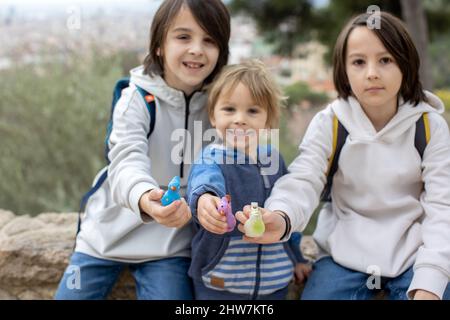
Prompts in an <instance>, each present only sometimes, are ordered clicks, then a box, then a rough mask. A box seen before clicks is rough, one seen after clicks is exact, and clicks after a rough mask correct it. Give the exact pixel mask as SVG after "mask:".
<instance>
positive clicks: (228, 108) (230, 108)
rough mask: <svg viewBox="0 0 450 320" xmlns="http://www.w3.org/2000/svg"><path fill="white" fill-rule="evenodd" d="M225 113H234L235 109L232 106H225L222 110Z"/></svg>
mask: <svg viewBox="0 0 450 320" xmlns="http://www.w3.org/2000/svg"><path fill="white" fill-rule="evenodd" d="M222 110H223V111H225V112H233V111H234V107H231V106H225V107H223V108H222Z"/></svg>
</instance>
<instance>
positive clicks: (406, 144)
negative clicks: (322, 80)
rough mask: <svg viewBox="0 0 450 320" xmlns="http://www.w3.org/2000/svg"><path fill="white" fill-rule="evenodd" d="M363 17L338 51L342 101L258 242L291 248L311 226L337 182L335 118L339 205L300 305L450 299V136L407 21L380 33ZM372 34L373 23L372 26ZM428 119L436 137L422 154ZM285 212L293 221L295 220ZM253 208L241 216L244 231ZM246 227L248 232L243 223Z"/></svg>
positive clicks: (329, 113) (326, 210) (320, 228)
mask: <svg viewBox="0 0 450 320" xmlns="http://www.w3.org/2000/svg"><path fill="white" fill-rule="evenodd" d="M369 18H370V19H372V18H371V17H370V15H368V14H362V15H359V16H357V17H356V18H354V19H352V20H351V21H350V22H349V23H348V24H347V26H346V27H345V28H344V29H343V31H342V32H341V34H340V36H339V38H338V40H337V43H336V46H335V50H334V61H333V65H334V83H335V86H336V89H337V91H338V95H339V97H338V99H337V100H336V101H334V102H333V103H331V104H330V105H329V106H328V107H327V108H326V109H325V110H323V111H322V112H320V113H318V114H317V115H316V116H315V118H314V119H313V120H312V122H311V124H310V126H309V128H308V130H307V133H306V135H305V137H304V139H303V141H302V143H301V145H300V148H299V149H300V155H299V156H298V157H297V158H296V159H295V160H294V161H293V163H292V164H291V165H290V167H289V172H290V173H289V174H287V175H285V176H283V177H281V178H280V179H279V180H278V181H277V182H276V184H275V186H274V188H273V190H272V193H271V196H270V197H269V198H268V199H267V201H266V203H265V207H266V208H267V210H266V211H265V214H264V219H265V222H266V233H265V235H264V236H263V237H261V238H260V239H256V240H254V239H253V240H252V239H247V240H248V241H251V242H258V243H270V242H274V241H279V240H285V239H287V238H288V236H289V235H287V236H286V237H284V238H283V239H280V236H281V235H282V234H283V232H284V231H285V230H286V229H287V230H289V228H290V226H289V224H292V228H291V230H296V229H300V230H302V229H304V228H305V226H306V225H307V223H308V221H309V219H310V217H311V215H312V213H313V211H314V209H315V208H316V207H317V205H318V204H319V197H320V195H321V192H322V190H323V188H324V185H325V183H326V179H327V171H328V170H329V168H328V159H330V158H332V152H333V149H334V148H333V133H332V132H333V129H332V128H333V119H334V118H335V117H336V118H337V120H338V121H339V122H340V123H341V125H342V126H343V127H344V128H345V129H346V130H347V132H348V136H347V139H346V141H345V143H344V145H343V147H342V149H341V153H340V156H339V162H338V169H337V171H336V173H335V174H334V178H333V181H332V186H333V187H332V189H331V202H330V203H327V204H326V205H325V206H324V207H323V208H322V210H321V212H320V214H319V220H318V223H317V229H316V231H315V233H314V238H315V240H316V241H317V243H318V244H319V246H320V248H321V249H322V254H321V256H320V257H319V259H318V260H317V261H316V263H315V264H314V267H313V272H312V273H311V276H310V278H309V279H308V281H307V283H306V286H305V289H304V291H303V295H302V299H370V298H372V297H373V296H374V295H375V294H376V292H377V291H378V289H385V290H386V291H387V292H388V293H389V298H390V299H407V298H410V299H412V298H414V299H442V298H444V299H448V298H449V293H450V290H449V287H448V281H449V276H450V186H449V182H450V135H449V129H448V125H447V123H446V121H445V120H444V118H443V117H442V116H440V115H439V114H440V113H442V112H443V110H444V106H443V104H442V102H441V100H439V98H437V97H436V96H434V95H433V94H431V93H429V92H425V91H423V90H422V87H421V84H420V80H419V74H418V73H419V57H418V53H417V50H416V48H415V46H414V44H413V42H412V40H411V38H410V36H409V34H408V32H407V31H406V28H405V27H404V25H403V24H402V22H401V21H400V20H399V19H397V18H396V17H394V16H392V15H390V14H388V13H384V12H381V15H380V22H381V24H380V28H378V29H377V28H375V29H373V28H369V24H368V22H369V21H370V20H368V19H369ZM370 27H371V26H370ZM423 114H427V116H428V119H429V122H428V124H426V125H425V127H426V128H425V129H426V131H427V132H428V133H429V136H428V137H429V141H428V143H427V145H426V148H425V150H424V152H423V156H422V157H421V155H420V154H419V152H418V149H416V147H415V136H416V135H415V132H416V122H417V120H418V119H419V118H420V117H422V116H423ZM274 211H281V212H283V213H285V214H286V215H287V217H289V220H287V222H285V220H283V219H282V218H281V217H280V215H279V214H274V213H273V212H274ZM248 212H249V208H248V206H246V207H245V208H244V211H243V212H239V213H237V214H236V218H237V219H238V220H239V221H240V222H241V223H245V221H246V220H247V217H248ZM239 228H240V229H242V226H241V225H240V226H239Z"/></svg>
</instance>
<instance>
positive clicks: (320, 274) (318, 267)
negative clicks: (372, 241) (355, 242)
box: [301, 257, 450, 300]
mask: <svg viewBox="0 0 450 320" xmlns="http://www.w3.org/2000/svg"><path fill="white" fill-rule="evenodd" d="M369 277H371V276H370V275H368V274H366V273H362V272H358V271H354V270H351V269H348V268H345V267H343V266H341V265H339V264H337V263H336V262H334V260H333V259H332V258H331V257H325V258H322V259H320V260H318V261H317V262H316V263H314V266H313V272H312V273H311V275H310V276H309V278H308V280H307V281H306V284H305V288H304V290H303V294H302V296H301V299H302V300H368V299H371V298H373V297H374V296H375V295H376V294H377V293H379V292H380V290H379V289H369V288H368V286H367V282H368V279H369ZM412 277H413V268H412V267H411V268H409V269H408V270H406V271H405V272H404V273H402V274H401V275H399V276H397V277H395V278H386V277H381V279H380V284H381V288H382V289H384V290H385V291H386V292H387V293H388V297H389V299H391V300H407V299H408V298H407V296H406V291H407V290H408V287H409V285H410V284H411V281H412ZM369 283H370V284H373V283H374V281H370V279H369ZM449 298H450V286H448V285H447V289H446V291H445V293H444V297H443V299H449Z"/></svg>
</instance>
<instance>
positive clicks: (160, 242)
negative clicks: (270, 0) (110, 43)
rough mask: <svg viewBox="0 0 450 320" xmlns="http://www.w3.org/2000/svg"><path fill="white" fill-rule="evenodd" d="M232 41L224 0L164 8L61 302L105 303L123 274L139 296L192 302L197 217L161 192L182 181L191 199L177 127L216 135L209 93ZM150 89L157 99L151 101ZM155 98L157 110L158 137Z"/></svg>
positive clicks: (128, 95)
mask: <svg viewBox="0 0 450 320" xmlns="http://www.w3.org/2000/svg"><path fill="white" fill-rule="evenodd" d="M229 38H230V16H229V13H228V10H227V8H226V7H225V5H224V4H223V3H222V2H221V1H220V0H209V1H204V0H189V1H187V0H165V1H164V2H163V3H162V4H161V6H160V8H159V9H158V11H157V12H156V14H155V16H154V18H153V22H152V27H151V37H150V50H149V54H148V56H147V57H146V59H145V61H144V65H143V66H141V67H138V68H135V69H133V70H131V78H130V86H129V87H128V88H126V89H125V90H123V92H122V95H121V98H120V99H119V101H118V102H117V104H116V107H115V109H114V112H113V122H112V131H111V135H110V137H109V139H108V141H107V143H108V146H109V149H110V151H109V153H108V159H109V161H110V163H109V165H108V166H107V167H106V168H104V170H107V176H106V178H105V179H104V181H103V183H101V186H100V188H98V190H97V191H95V192H94V193H93V194H92V196H91V197H90V198H89V201H88V202H87V205H86V210H85V215H84V217H83V219H82V223H81V229H80V232H79V233H78V235H77V239H76V248H75V252H74V253H73V254H72V256H71V259H70V265H69V267H68V268H67V270H66V272H65V274H64V276H63V278H62V279H61V281H60V284H59V288H58V290H57V292H56V295H55V298H56V299H105V298H106V297H107V296H108V293H109V292H110V291H111V289H112V287H113V286H114V284H115V282H116V280H117V279H118V277H119V275H120V273H121V271H122V270H123V269H124V268H128V269H129V270H130V271H131V273H132V275H133V276H134V279H135V280H136V295H137V298H138V299H163V300H165V299H186V300H187V299H192V298H193V292H192V283H191V280H190V278H189V277H188V274H187V271H188V268H189V265H190V260H191V259H190V255H191V252H190V243H191V239H192V229H191V227H192V226H191V225H190V224H189V221H190V219H191V212H190V209H189V207H188V206H187V204H186V201H185V200H184V199H182V200H181V201H180V200H177V201H174V202H173V203H172V204H170V205H168V206H165V207H164V206H162V204H161V202H160V200H161V197H162V195H163V190H161V189H159V188H160V187H161V188H162V189H166V187H164V185H166V184H167V183H168V182H169V181H170V180H171V179H172V177H173V176H176V175H178V176H180V178H181V193H182V195H184V193H185V188H186V185H187V176H188V173H189V169H190V166H189V165H188V164H187V163H185V162H184V156H183V154H184V155H188V154H191V152H192V150H191V149H190V147H189V144H188V143H185V144H184V145H185V146H186V147H183V150H181V155H180V157H179V158H177V159H174V157H173V153H175V152H172V150H173V149H174V148H176V147H177V146H178V145H180V141H173V140H172V138H171V137H172V135H173V133H174V131H175V130H181V131H182V132H183V133H185V132H186V131H188V132H189V134H191V135H192V134H193V133H194V121H201V122H202V125H203V128H204V129H207V128H208V126H209V121H208V113H207V110H206V98H207V96H206V91H205V90H204V87H205V85H207V84H208V83H210V82H211V81H212V79H213V78H214V76H215V75H216V74H218V73H219V72H220V70H221V69H222V67H223V66H224V65H226V64H227V60H228V54H229V48H228V41H229ZM142 90H144V91H145V92H147V93H149V95H145V101H144V97H143V96H142V95H141V94H140V92H141V91H142ZM150 100H153V101H154V103H155V107H156V112H155V113H156V116H155V119H154V124H155V126H154V131H153V133H151V135H149V132H151V125H150V123H151V121H150V120H151V119H150V112H149V111H148V110H147V106H146V101H147V102H149V101H150ZM194 138H195V139H199V137H198V136H197V137H194ZM200 139H201V138H200ZM185 140H188V139H187V135H185ZM196 145H197V144H195V143H194V147H195V146H196ZM199 146H200V147H201V144H200V145H199ZM184 149H186V151H185V150H184ZM196 151H200V150H199V148H197V150H196ZM196 151H195V150H194V153H193V154H195V152H196ZM177 155H178V153H177ZM186 157H187V156H186ZM176 162H178V163H176ZM104 170H102V172H100V173H99V174H98V175H97V177H96V179H95V181H98V180H99V177H105V176H104V175H103V172H104ZM100 181H102V180H100ZM95 185H97V183H95ZM76 277H78V281H77V279H76Z"/></svg>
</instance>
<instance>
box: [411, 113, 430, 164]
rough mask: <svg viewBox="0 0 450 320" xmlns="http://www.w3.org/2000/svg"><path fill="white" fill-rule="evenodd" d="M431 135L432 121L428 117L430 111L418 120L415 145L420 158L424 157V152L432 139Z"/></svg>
mask: <svg viewBox="0 0 450 320" xmlns="http://www.w3.org/2000/svg"><path fill="white" fill-rule="evenodd" d="M430 137H431V136H430V121H429V119H428V113H427V112H424V113H423V114H422V116H421V117H420V118H419V119H418V120H417V122H416V133H415V136H414V146H415V147H416V149H417V152H418V153H419V155H420V158H423V153H424V152H425V148H426V146H427V144H428V142H429V141H430Z"/></svg>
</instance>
